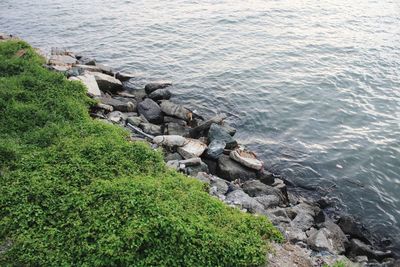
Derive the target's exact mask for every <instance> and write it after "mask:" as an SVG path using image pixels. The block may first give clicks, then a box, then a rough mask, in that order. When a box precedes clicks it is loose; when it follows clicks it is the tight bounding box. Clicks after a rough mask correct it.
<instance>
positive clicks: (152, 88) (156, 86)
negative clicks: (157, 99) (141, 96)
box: [144, 83, 172, 95]
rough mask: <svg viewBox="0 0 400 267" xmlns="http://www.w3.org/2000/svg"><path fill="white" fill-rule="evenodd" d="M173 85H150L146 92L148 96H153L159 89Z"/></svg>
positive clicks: (147, 85)
mask: <svg viewBox="0 0 400 267" xmlns="http://www.w3.org/2000/svg"><path fill="white" fill-rule="evenodd" d="M171 85H172V83H148V84H146V86H145V87H144V90H145V91H146V94H148V95H149V94H151V93H152V92H154V91H156V90H158V89H164V88H167V87H169V86H171Z"/></svg>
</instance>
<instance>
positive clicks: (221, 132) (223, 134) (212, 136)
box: [208, 123, 238, 149]
mask: <svg viewBox="0 0 400 267" xmlns="http://www.w3.org/2000/svg"><path fill="white" fill-rule="evenodd" d="M213 141H223V142H225V143H226V148H227V149H232V148H235V147H237V145H238V143H237V142H236V140H235V139H233V138H232V136H231V135H230V134H229V133H228V132H227V131H226V130H225V129H224V128H222V127H221V126H220V125H218V124H215V123H213V124H211V126H210V130H209V131H208V142H209V143H212V142H213Z"/></svg>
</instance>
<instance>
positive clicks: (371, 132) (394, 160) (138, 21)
mask: <svg viewBox="0 0 400 267" xmlns="http://www.w3.org/2000/svg"><path fill="white" fill-rule="evenodd" d="M399 14H400V3H399V2H398V1H390V0H379V1H373V0H360V1H347V0H330V1H329V0H326V1H318V0H309V1H306V0H304V1H301V0H291V1H283V0H282V1H280V0H276V1H258V0H255V1H239V0H230V1H228V0H212V1H211V0H208V1H189V0H171V1H155V0H136V1H133V0H132V1H131V0H107V1H102V0H80V1H74V0H72V1H65V0H62V1H61V0H40V1H38V0H36V1H35V0H34V1H32V0H1V1H0V31H3V32H7V33H13V34H15V35H18V36H21V37H22V38H24V39H26V40H27V41H29V42H31V43H32V44H33V45H35V46H37V47H40V48H43V49H45V50H49V49H50V47H51V46H61V47H66V48H69V49H71V50H73V51H80V52H83V53H86V55H89V56H94V57H96V58H97V59H98V60H100V61H102V62H104V63H108V64H109V65H111V66H114V67H116V68H117V69H120V70H126V71H129V72H136V73H137V75H138V79H137V80H136V81H135V83H136V84H138V85H143V84H144V83H145V82H150V81H157V80H170V81H172V82H173V83H174V84H175V89H174V90H175V93H176V95H177V98H179V99H180V101H183V102H184V103H186V104H187V105H188V106H191V107H193V108H195V109H197V110H198V111H199V112H200V113H203V114H207V115H212V114H214V113H217V112H226V113H228V114H230V118H229V121H230V122H231V123H232V124H234V125H235V126H236V127H237V128H238V129H239V132H238V134H237V139H238V140H239V141H240V142H241V143H244V144H247V145H248V146H250V147H251V148H252V149H254V150H255V151H256V152H257V153H258V154H259V155H260V157H261V158H263V159H264V160H265V161H266V162H267V166H268V167H269V168H271V169H272V170H274V171H276V172H279V173H281V174H282V175H284V176H285V177H286V178H287V179H289V180H290V181H292V182H294V183H296V184H301V185H307V186H314V187H315V186H318V187H320V188H328V189H330V190H328V191H329V196H333V197H337V198H338V199H339V200H340V203H341V205H343V207H342V208H343V209H345V210H347V211H348V212H350V213H352V214H355V215H357V216H360V218H361V219H362V220H363V222H364V223H365V224H366V225H367V226H368V228H369V229H371V230H372V231H374V232H375V233H378V234H385V235H390V236H391V237H392V238H393V239H394V240H397V242H400V241H399V240H400V76H399V72H400V15H399Z"/></svg>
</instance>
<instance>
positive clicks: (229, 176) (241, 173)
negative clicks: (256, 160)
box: [217, 155, 257, 181]
mask: <svg viewBox="0 0 400 267" xmlns="http://www.w3.org/2000/svg"><path fill="white" fill-rule="evenodd" d="M217 175H218V176H219V177H221V178H223V179H225V180H228V181H234V180H236V179H241V180H243V181H246V180H249V179H255V178H256V177H257V174H256V172H255V171H254V170H252V169H250V168H247V167H244V166H242V165H240V164H239V163H237V162H236V161H234V160H232V159H231V158H230V157H229V156H226V155H221V156H220V157H219V159H218V167H217Z"/></svg>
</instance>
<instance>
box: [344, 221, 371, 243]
mask: <svg viewBox="0 0 400 267" xmlns="http://www.w3.org/2000/svg"><path fill="white" fill-rule="evenodd" d="M338 225H339V227H340V228H341V229H342V230H343V232H344V233H345V234H348V235H350V236H351V237H355V238H357V239H360V240H362V241H364V242H367V243H368V244H370V237H371V234H370V232H369V231H368V230H367V229H366V228H365V226H364V225H363V224H362V223H361V222H359V221H358V220H356V219H355V218H354V217H352V216H350V215H346V214H343V215H342V216H341V217H340V219H339V221H338Z"/></svg>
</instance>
